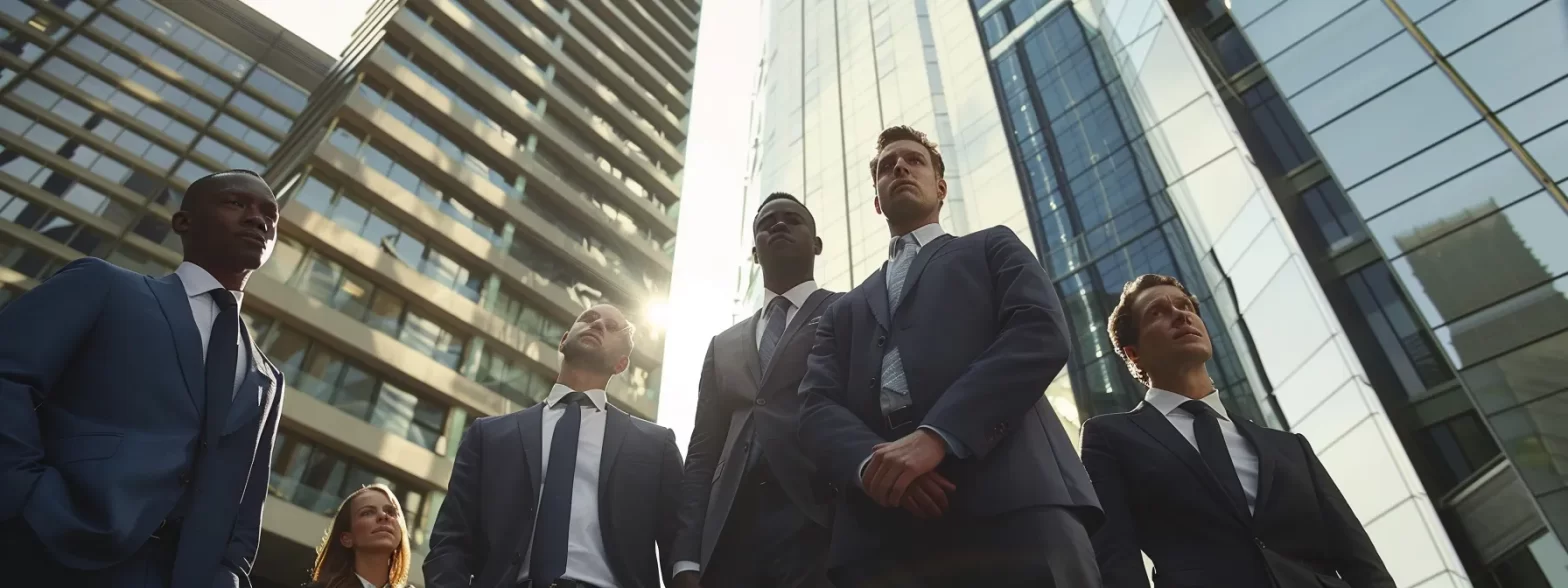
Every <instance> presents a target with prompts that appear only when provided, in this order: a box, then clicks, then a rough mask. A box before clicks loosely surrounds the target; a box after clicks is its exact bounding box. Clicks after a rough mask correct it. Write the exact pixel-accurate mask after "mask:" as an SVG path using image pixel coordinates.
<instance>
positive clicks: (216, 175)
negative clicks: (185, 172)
mask: <svg viewBox="0 0 1568 588" xmlns="http://www.w3.org/2000/svg"><path fill="white" fill-rule="evenodd" d="M229 174H241V175H247V176H250V177H253V178H256V179H258V180H261V183H263V184H266V183H267V180H266V179H265V178H263V177H261V174H258V173H256V172H253V171H251V170H248V169H226V170H223V171H220V172H213V173H210V174H207V175H205V176H202V177H200V178H196V181H194V182H191V185H189V186H186V187H185V196H186V197H185V198H181V199H180V210H185V211H189V210H190V202H191V200H192V199H191V198H190V195H191V194H192V193H201V192H203V191H205V190H212V189H214V188H216V184H217V183H218V181H219V180H221V179H223V176H226V175H229ZM267 189H268V190H271V189H272V186H267Z"/></svg>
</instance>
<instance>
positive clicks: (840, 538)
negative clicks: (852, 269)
mask: <svg viewBox="0 0 1568 588" xmlns="http://www.w3.org/2000/svg"><path fill="white" fill-rule="evenodd" d="M884 271H886V267H885V266H884V268H883V269H882V270H879V271H877V272H876V273H874V274H872V275H871V277H869V278H867V279H866V281H865V282H864V283H862V284H861V285H860V286H857V287H856V288H855V289H854V290H852V291H850V292H849V293H847V294H845V295H844V297H843V298H841V299H839V301H838V302H837V303H835V304H834V305H833V306H832V308H830V309H828V310H827V312H825V313H824V314H823V317H822V321H821V323H820V324H819V326H818V328H817V340H816V344H815V346H814V347H813V348H812V350H811V356H810V358H809V359H808V360H807V370H806V376H805V378H804V379H803V380H802V381H801V383H800V394H801V396H802V399H801V401H802V407H801V414H800V437H801V443H802V444H803V445H804V446H805V448H806V453H807V455H809V456H811V458H812V460H813V461H814V462H815V463H817V464H818V465H819V467H820V468H822V469H823V470H824V471H825V473H826V475H827V476H828V478H829V479H830V480H831V481H833V482H835V483H837V484H840V485H841V486H842V487H843V488H846V491H845V492H842V493H841V498H840V499H839V501H838V508H837V511H836V512H835V515H834V529H833V541H832V543H833V545H832V548H831V550H832V555H831V561H830V566H832V567H838V566H840V565H841V564H844V563H846V562H850V561H853V560H855V559H857V558H860V557H865V556H870V555H874V554H875V553H876V552H878V551H881V550H882V548H883V547H884V545H885V544H886V543H887V542H889V541H890V540H891V539H893V538H897V537H900V536H903V535H907V534H908V533H911V532H914V531H912V530H911V529H914V528H916V527H915V526H914V521H915V519H914V518H913V517H912V516H910V515H908V514H907V513H906V512H905V511H903V510H901V509H884V508H881V507H879V506H877V505H876V504H875V503H874V502H872V501H871V499H870V498H869V497H867V496H866V495H865V492H863V491H861V490H859V487H860V464H861V463H862V462H863V461H865V459H866V458H867V457H869V456H870V455H871V452H872V449H873V447H874V446H875V445H876V444H878V443H882V442H885V441H890V440H894V439H896V438H898V437H899V436H902V435H903V434H907V433H909V432H911V431H913V428H912V427H911V428H910V429H909V430H907V431H899V432H895V431H893V430H892V429H890V428H889V427H888V424H887V421H886V419H885V418H884V416H883V414H882V410H881V406H880V404H879V402H880V400H879V399H880V395H881V382H880V376H881V369H882V367H881V366H882V356H883V353H884V351H885V350H886V348H887V346H889V345H897V346H898V349H899V352H900V353H901V354H902V357H903V363H904V369H905V373H906V376H907V381H908V383H909V394H910V398H911V400H912V401H913V409H914V421H915V423H917V424H921V425H930V426H933V427H935V428H937V429H939V430H941V431H943V432H944V433H946V434H947V435H949V436H951V437H952V438H954V439H956V440H957V442H958V443H960V444H962V445H963V447H964V448H965V449H966V450H967V453H968V457H967V458H965V459H957V458H954V457H951V456H949V457H948V458H947V459H945V460H944V461H943V463H942V464H941V465H940V466H939V468H938V470H939V471H941V472H942V473H943V474H944V475H945V476H947V477H948V479H950V480H952V481H953V483H954V484H956V485H957V486H958V489H957V490H956V491H955V492H953V493H952V495H951V496H950V507H949V511H948V513H947V515H946V517H957V518H977V517H985V516H990V515H998V514H1003V513H1008V512H1012V511H1016V510H1020V509H1025V508H1030V507H1038V506H1057V507H1065V508H1068V509H1071V510H1073V511H1075V512H1076V513H1078V514H1079V515H1080V519H1081V520H1084V521H1085V522H1086V524H1087V525H1088V526H1089V528H1090V530H1092V529H1093V528H1094V526H1095V525H1096V524H1097V520H1098V516H1099V502H1098V501H1097V500H1096V499H1095V495H1094V490H1093V488H1092V487H1091V485H1090V482H1089V477H1088V476H1087V475H1086V474H1085V473H1084V469H1083V464H1082V463H1081V462H1080V461H1079V460H1078V456H1077V455H1076V454H1075V453H1074V451H1073V446H1072V443H1071V442H1070V440H1069V439H1068V437H1067V434H1066V432H1065V431H1063V430H1062V426H1061V422H1060V421H1058V420H1057V417H1056V413H1055V412H1054V411H1053V410H1052V409H1051V406H1050V404H1048V403H1047V402H1046V401H1045V399H1044V393H1045V389H1046V386H1047V385H1049V384H1050V382H1051V380H1052V378H1054V377H1055V376H1056V374H1057V373H1058V372H1060V371H1061V369H1062V367H1063V366H1064V365H1065V364H1066V362H1067V332H1066V322H1065V321H1064V319H1063V317H1062V312H1061V303H1060V302H1059V301H1058V300H1057V298H1056V294H1055V292H1054V290H1053V289H1052V287H1051V284H1050V282H1049V280H1047V278H1046V275H1045V270H1044V269H1043V268H1042V267H1041V266H1040V262H1039V261H1038V260H1037V259H1035V257H1034V255H1033V254H1031V253H1030V252H1029V250H1028V249H1027V248H1025V247H1024V244H1023V243H1022V242H1020V241H1019V240H1018V236H1017V235H1015V234H1013V232H1012V231H1011V230H1009V229H1008V228H1006V227H994V228H991V229H987V230H984V231H980V232H978V233H974V234H970V235H967V236H964V237H957V238H955V237H952V236H943V237H941V238H938V239H936V240H933V241H932V242H930V243H927V244H926V245H925V246H924V247H922V248H921V249H920V253H919V254H918V255H917V256H916V257H915V259H914V261H913V262H912V264H911V265H910V269H909V274H908V276H907V277H906V278H905V280H904V295H903V299H902V301H901V303H900V306H899V308H888V296H887V286H886V283H887V282H886V278H885V277H884V276H883V272H884Z"/></svg>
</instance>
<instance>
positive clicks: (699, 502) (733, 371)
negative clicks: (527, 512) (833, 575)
mask: <svg viewBox="0 0 1568 588" xmlns="http://www.w3.org/2000/svg"><path fill="white" fill-rule="evenodd" d="M751 229H752V235H753V240H754V244H753V246H752V249H751V255H752V259H754V260H756V262H757V263H758V264H759V265H761V266H762V283H763V287H764V288H766V289H767V294H766V296H765V298H766V300H764V302H763V309H762V310H761V311H759V312H758V313H757V314H755V315H752V317H751V318H748V319H746V320H744V321H741V322H740V323H739V324H736V325H734V326H732V327H730V328H729V329H727V330H725V331H724V332H723V333H720V334H719V335H718V336H716V337H714V338H713V341H712V343H710V344H709V345H708V357H707V359H705V360H704V361H703V364H702V379H701V381H700V383H699V384H698V387H697V393H698V396H697V418H696V422H695V423H694V427H693V429H692V435H691V445H690V447H689V448H688V449H687V452H686V479H685V482H684V483H683V484H682V488H681V533H680V535H679V536H678V538H677V540H676V543H675V545H676V550H677V558H678V559H679V560H680V561H678V562H677V563H676V564H675V566H676V569H675V573H676V580H677V582H676V586H679V587H682V588H691V587H694V586H696V585H697V577H698V574H699V570H700V574H701V578H702V582H701V585H702V586H705V587H706V588H731V587H744V588H772V587H779V588H815V587H821V586H826V585H828V584H827V576H826V572H827V568H826V565H827V547H828V528H829V526H830V524H829V523H830V521H831V518H832V513H831V511H830V507H829V504H828V500H829V497H830V495H831V494H830V492H829V491H828V489H827V488H826V485H825V484H824V483H822V481H821V480H820V479H819V478H818V476H817V473H816V468H815V467H814V466H813V465H812V463H811V462H810V461H809V460H807V459H806V457H805V455H804V454H802V453H801V450H800V444H799V443H798V442H797V441H796V437H795V431H796V419H797V417H798V416H799V414H800V396H799V394H798V393H797V390H799V388H800V379H801V377H802V376H804V375H805V372H806V354H807V353H809V352H810V351H811V345H812V342H813V341H815V339H816V337H815V335H816V331H817V322H818V321H819V320H820V318H821V316H822V311H823V309H826V308H827V307H828V305H830V304H831V303H832V302H833V301H834V300H837V299H838V298H839V296H842V295H841V294H838V293H834V292H828V291H827V290H822V289H819V288H817V282H816V280H815V279H814V278H813V277H812V274H813V273H814V267H815V265H816V256H817V255H819V254H821V253H822V240H821V239H819V238H817V224H816V219H815V218H813V217H812V215H811V211H810V210H807V209H806V207H805V205H803V204H801V203H800V201H799V200H796V199H795V197H793V196H790V195H789V194H784V193H782V192H780V193H776V194H772V195H769V196H768V197H767V198H766V199H764V200H763V202H762V206H761V208H759V209H758V210H757V217H756V220H754V221H752V227H751Z"/></svg>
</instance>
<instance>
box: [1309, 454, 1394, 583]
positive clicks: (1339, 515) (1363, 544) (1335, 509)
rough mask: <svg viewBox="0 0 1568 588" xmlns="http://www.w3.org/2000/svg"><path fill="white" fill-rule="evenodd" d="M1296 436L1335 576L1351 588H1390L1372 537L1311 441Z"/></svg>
mask: <svg viewBox="0 0 1568 588" xmlns="http://www.w3.org/2000/svg"><path fill="white" fill-rule="evenodd" d="M1296 438H1297V439H1300V440H1301V450H1302V451H1304V452H1306V456H1307V468H1308V470H1309V471H1310V472H1311V473H1312V485H1313V486H1314V488H1315V489H1316V490H1317V495H1318V506H1319V510H1321V511H1322V513H1323V518H1324V522H1325V524H1326V525H1327V526H1328V533H1329V535H1328V537H1326V540H1327V543H1328V546H1329V548H1330V553H1331V554H1332V560H1331V561H1333V563H1334V567H1335V568H1336V569H1337V571H1338V572H1339V576H1340V577H1341V578H1344V579H1345V582H1347V583H1349V584H1350V585H1351V587H1352V588H1394V586H1395V584H1394V578H1393V576H1390V575H1389V573H1388V568H1387V567H1386V566H1384V565H1383V558H1382V557H1380V556H1378V554H1377V547H1375V546H1373V545H1372V538H1370V537H1368V536H1367V531H1366V529H1365V528H1362V526H1361V521H1360V519H1357V518H1356V513H1355V512H1354V511H1352V510H1350V503H1349V502H1347V501H1346V500H1345V495H1344V494H1342V493H1340V491H1339V486H1338V485H1335V484H1334V479H1333V478H1332V477H1330V476H1329V475H1328V470H1327V469H1324V467H1323V462H1322V461H1319V460H1318V455H1317V453H1316V452H1314V451H1312V444H1311V443H1308V442H1307V438H1306V437H1303V436H1302V435H1301V434H1300V433H1297V434H1296Z"/></svg>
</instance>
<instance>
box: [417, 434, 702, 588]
mask: <svg viewBox="0 0 1568 588" xmlns="http://www.w3.org/2000/svg"><path fill="white" fill-rule="evenodd" d="M606 410H607V411H608V413H607V414H606V415H605V425H604V447H603V449H602V452H601V454H600V460H599V526H600V528H599V533H600V535H602V536H603V538H604V550H605V556H606V558H607V559H609V562H608V563H609V566H610V570H611V572H612V573H614V574H615V581H616V583H617V584H619V585H620V587H621V588H658V587H659V581H660V578H661V577H662V578H664V579H665V581H668V580H669V578H670V575H671V574H670V570H671V568H672V567H673V566H674V565H675V560H674V559H673V558H671V557H670V549H671V546H672V545H673V543H674V540H675V533H676V530H677V527H678V526H679V522H678V520H677V518H676V512H675V511H676V501H677V492H678V491H679V489H680V479H681V455H680V449H679V448H678V447H676V445H675V433H674V432H673V431H671V430H669V429H667V428H664V427H661V426H659V425H655V424H653V423H650V422H648V421H645V420H642V419H639V418H634V417H632V416H631V415H628V414H626V413H625V412H624V411H622V410H621V409H619V408H616V407H615V406H613V405H606ZM543 415H544V404H542V403H541V404H535V405H533V406H532V407H529V408H527V409H524V410H520V411H517V412H514V413H512V414H508V415H502V416H494V417H485V418H482V419H479V420H476V421H474V424H473V425H470V426H469V427H468V431H467V432H466V433H464V435H463V440H462V442H461V443H460V444H459V446H458V449H457V460H456V463H455V464H454V465H453V467H452V479H451V481H450V483H448V485H447V496H446V501H445V502H443V503H442V504H441V511H440V513H439V514H438V515H437V516H436V523H435V526H434V528H433V529H432V530H431V532H430V553H429V555H427V556H426V557H425V563H424V573H425V585H426V586H427V587H429V588H457V587H459V586H462V587H467V586H474V587H476V588H493V587H500V586H507V587H510V586H512V585H513V583H515V582H516V579H517V576H518V574H519V573H520V572H521V571H522V565H523V558H524V557H525V556H526V555H527V554H528V553H529V551H528V550H529V549H530V548H531V547H532V546H531V543H532V541H533V536H534V511H535V509H536V508H537V506H538V504H539V491H540V490H541V486H542V485H543V483H544V473H543V472H541V471H540V470H539V466H540V464H541V463H543V460H544V455H543V454H542V453H541V446H542V445H543V444H544V434H543V426H544V424H543V423H544V421H543ZM655 545H657V546H658V549H659V554H658V558H657V559H656V558H655V556H654V546H655ZM660 560H663V565H662V566H661V565H660Z"/></svg>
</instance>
